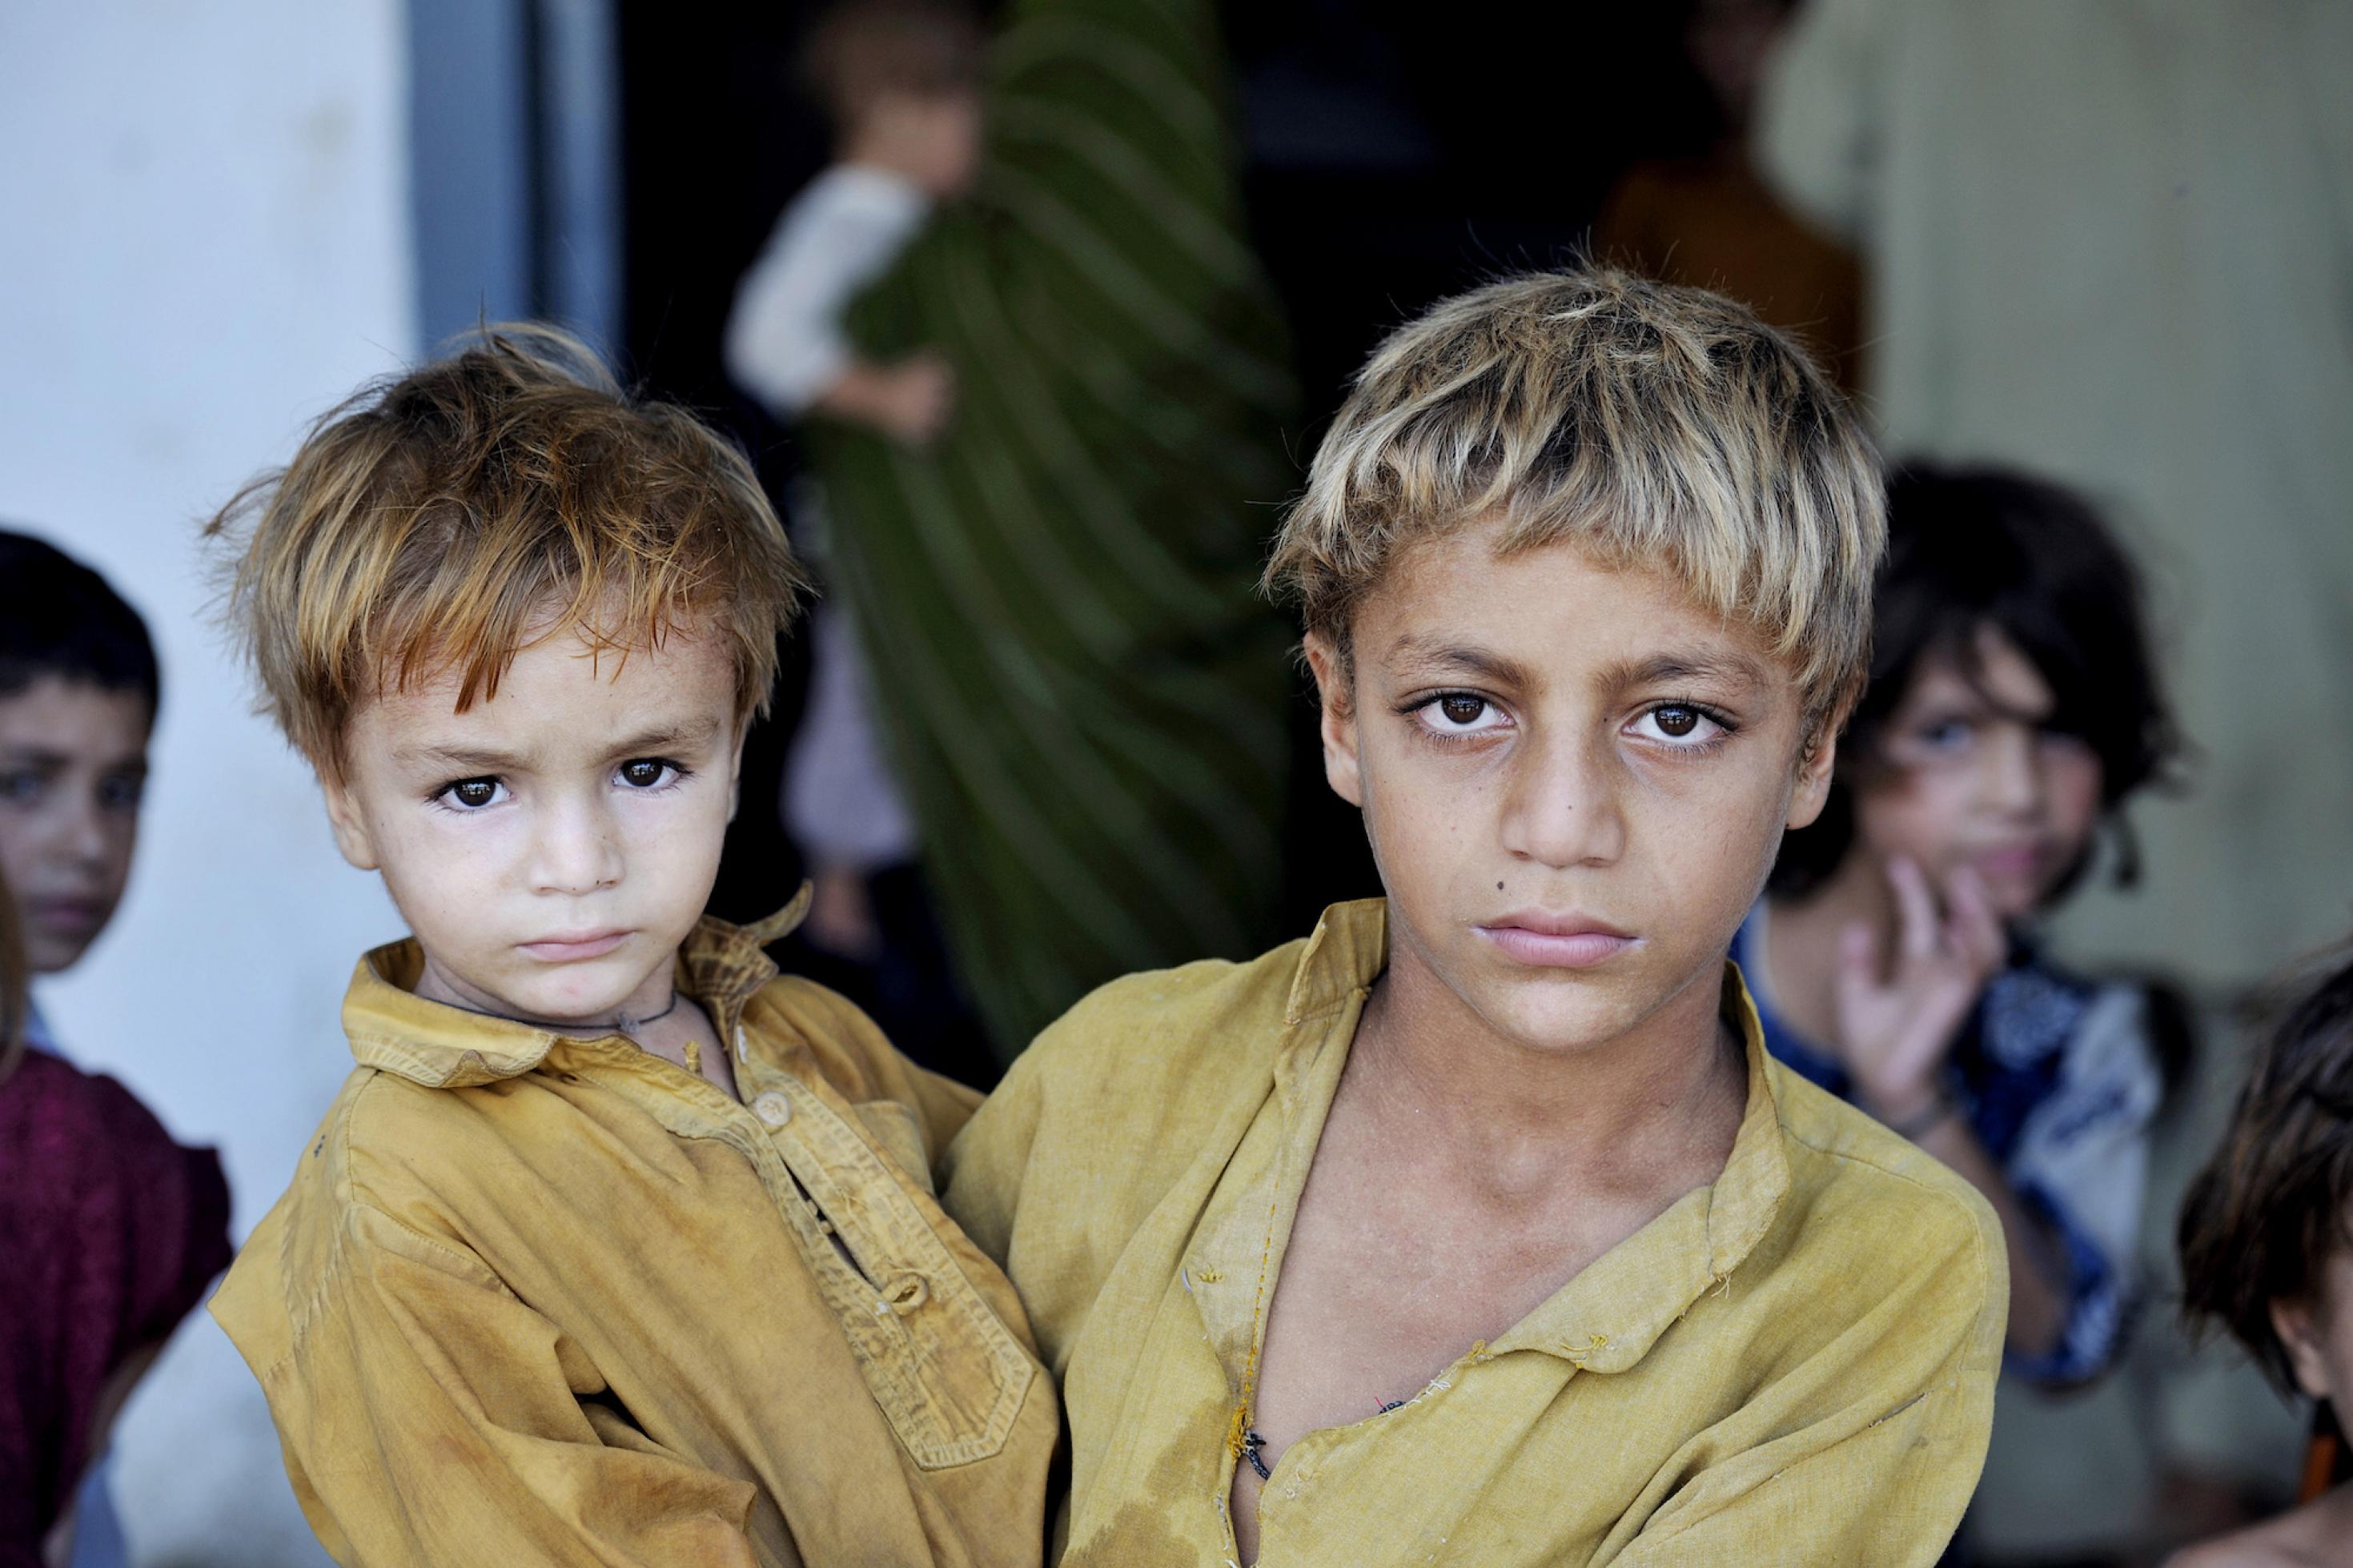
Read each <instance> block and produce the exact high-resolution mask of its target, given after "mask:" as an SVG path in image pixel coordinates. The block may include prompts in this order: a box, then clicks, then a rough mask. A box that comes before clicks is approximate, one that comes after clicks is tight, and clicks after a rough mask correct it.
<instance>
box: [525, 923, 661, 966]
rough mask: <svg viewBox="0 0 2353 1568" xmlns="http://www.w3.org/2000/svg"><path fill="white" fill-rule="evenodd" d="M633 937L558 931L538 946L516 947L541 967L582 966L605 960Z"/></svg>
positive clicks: (620, 932)
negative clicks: (545, 965) (540, 964)
mask: <svg viewBox="0 0 2353 1568" xmlns="http://www.w3.org/2000/svg"><path fill="white" fill-rule="evenodd" d="M634 934H635V933H634V932H631V931H558V932H557V933H556V934H554V936H543V937H541V938H540V939H539V940H538V941H537V942H518V943H516V944H515V945H516V946H518V947H520V948H522V951H523V952H527V953H529V954H531V955H532V957H533V958H535V959H538V960H539V961H540V962H541V963H582V962H583V961H585V960H587V959H591V958H602V957H604V956H605V955H606V954H607V953H608V952H612V951H613V950H614V949H615V948H617V947H618V946H620V945H621V944H622V943H623V942H627V941H628V940H629V938H630V937H631V936H632V935H634Z"/></svg>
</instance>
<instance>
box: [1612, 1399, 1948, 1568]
mask: <svg viewBox="0 0 2353 1568" xmlns="http://www.w3.org/2000/svg"><path fill="white" fill-rule="evenodd" d="M1976 1381H1977V1382H1978V1384H1982V1385H1983V1386H1982V1388H1981V1389H1979V1390H1978V1391H1977V1392H1974V1393H1971V1392H1969V1391H1968V1390H1966V1389H1961V1388H1955V1389H1946V1390H1932V1391H1930V1392H1927V1393H1924V1394H1920V1395H1918V1396H1917V1397H1916V1398H1915V1399H1914V1400H1913V1401H1912V1403H1910V1404H1908V1405H1904V1406H1903V1407H1902V1408H1900V1409H1897V1410H1894V1411H1892V1412H1891V1413H1889V1414H1888V1415H1885V1416H1883V1417H1882V1418H1881V1419H1880V1420H1879V1421H1877V1422H1875V1423H1873V1425H1871V1426H1866V1427H1864V1428H1863V1429H1862V1431H1860V1432H1858V1433H1856V1434H1855V1435H1854V1436H1851V1437H1848V1438H1846V1439H1845V1440H1844V1441H1842V1442H1839V1443H1833V1444H1831V1445H1830V1446H1829V1447H1823V1448H1820V1449H1817V1450H1815V1451H1813V1452H1811V1453H1809V1454H1805V1455H1803V1456H1792V1457H1791V1458H1790V1462H1788V1463H1787V1464H1786V1465H1783V1464H1780V1463H1779V1462H1778V1460H1777V1461H1776V1462H1775V1465H1774V1467H1773V1468H1771V1469H1770V1472H1769V1473H1767V1474H1763V1475H1760V1476H1749V1477H1738V1478H1735V1477H1731V1476H1725V1477H1721V1478H1720V1477H1719V1476H1718V1475H1717V1473H1716V1472H1715V1471H1710V1472H1708V1473H1706V1474H1704V1475H1702V1476H1701V1477H1699V1478H1698V1479H1696V1480H1694V1482H1693V1483H1692V1486H1691V1488H1690V1490H1692V1491H1694V1492H1695V1493H1702V1494H1704V1493H1706V1492H1709V1491H1711V1490H1719V1489H1721V1488H1719V1486H1718V1482H1719V1480H1724V1481H1736V1482H1745V1483H1746V1484H1741V1485H1740V1486H1739V1489H1738V1490H1737V1491H1736V1492H1734V1493H1733V1494H1732V1495H1730V1496H1727V1497H1725V1498H1723V1500H1721V1501H1720V1503H1715V1500H1713V1499H1705V1500H1703V1499H1698V1498H1695V1499H1694V1503H1695V1504H1696V1505H1697V1511H1694V1509H1692V1508H1682V1509H1676V1510H1672V1511H1671V1512H1670V1511H1668V1510H1662V1514H1661V1516H1660V1517H1659V1519H1658V1520H1657V1521H1654V1523H1653V1524H1652V1525H1651V1527H1650V1528H1648V1529H1645V1530H1644V1531H1642V1532H1641V1534H1640V1535H1638V1536H1636V1537H1635V1538H1634V1540H1633V1541H1632V1542H1630V1543H1629V1544H1628V1546H1627V1548H1626V1550H1625V1552H1623V1553H1622V1554H1620V1556H1619V1557H1617V1558H1616V1559H1615V1560H1614V1568H1650V1565H1651V1564H1660V1565H1662V1568H1663V1565H1665V1564H1670V1563H1744V1564H1756V1565H1759V1568H1762V1565H1763V1564H1767V1563H1788V1564H1792V1565H1796V1564H1808V1563H1871V1564H1873V1568H1895V1565H1898V1564H1915V1565H1917V1568H1928V1565H1929V1564H1931V1563H1936V1561H1937V1560H1938V1559H1939V1558H1940V1557H1941V1556H1942V1555H1943V1552H1944V1550H1945V1547H1946V1544H1947V1542H1949V1541H1950V1540H1951V1539H1952V1535H1953V1531H1954V1530H1955V1529H1956V1528H1957V1526H1958V1525H1959V1523H1960V1519H1961V1512H1962V1510H1964V1509H1965V1508H1966V1507H1967V1506H1968V1500H1969V1494H1970V1493H1971V1492H1972V1491H1973V1490H1975V1489H1976V1486H1977V1479H1978V1468H1979V1466H1980V1465H1982V1464H1983V1462H1984V1458H1985V1447H1986V1435H1987V1432H1988V1431H1989V1429H1990V1426H1991V1422H1992V1403H1993V1402H1992V1382H1993V1372H1992V1369H1991V1368H1990V1367H1987V1368H1984V1369H1981V1371H1980V1372H1979V1373H1978V1377H1977V1379H1976ZM1972 1427H1974V1429H1975V1434H1976V1435H1975V1437H1974V1439H1972V1438H1971V1437H1970V1436H1969V1430H1970V1429H1971V1428H1972ZM1785 1441H1786V1440H1785ZM1757 1457H1758V1456H1757V1454H1755V1453H1751V1454H1745V1455H1741V1456H1738V1457H1737V1458H1736V1459H1734V1460H1733V1461H1732V1462H1731V1463H1730V1464H1728V1465H1726V1466H1725V1467H1724V1468H1725V1469H1726V1470H1738V1469H1741V1468H1745V1465H1744V1462H1745V1461H1748V1460H1751V1459H1754V1458H1757ZM1711 1503H1715V1506H1710V1504H1711Z"/></svg>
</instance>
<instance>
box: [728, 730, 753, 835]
mask: <svg viewBox="0 0 2353 1568" xmlns="http://www.w3.org/2000/svg"><path fill="white" fill-rule="evenodd" d="M751 733H752V716H751V715H750V714H748V713H747V714H745V715H744V721H743V722H742V723H740V724H738V725H736V726H735V749H734V750H733V752H730V753H729V754H728V758H727V820H728V821H730V822H733V821H734V820H735V813H736V812H737V811H738V810H740V809H742V807H743V805H744V742H745V741H746V740H747V739H749V738H750V736H751Z"/></svg>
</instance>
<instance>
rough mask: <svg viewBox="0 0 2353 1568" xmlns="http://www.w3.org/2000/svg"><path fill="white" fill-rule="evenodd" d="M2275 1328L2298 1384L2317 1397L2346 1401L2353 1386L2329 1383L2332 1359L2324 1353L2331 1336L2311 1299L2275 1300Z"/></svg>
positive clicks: (2273, 1306) (2273, 1328) (2273, 1327)
mask: <svg viewBox="0 0 2353 1568" xmlns="http://www.w3.org/2000/svg"><path fill="white" fill-rule="evenodd" d="M2272 1331H2273V1332H2274V1333H2275V1334H2277V1335H2279V1342H2280V1344H2281V1345H2282V1347H2284V1349H2285V1350H2286V1352H2287V1364H2288V1368H2289V1370H2290V1371H2292V1372H2294V1373H2295V1385H2296V1386H2297V1387H2298V1388H2301V1389H2303V1390H2304V1391H2305V1393H2306V1394H2310V1395H2311V1396H2312V1397H2313V1398H2315V1399H2327V1400H2332V1401H2334V1402H2336V1403H2337V1404H2339V1405H2342V1404H2344V1403H2346V1397H2347V1396H2348V1395H2353V1389H2338V1388H2333V1387H2331V1386H2330V1384H2329V1376H2328V1358H2327V1355H2326V1354H2325V1353H2323V1352H2324V1351H2325V1350H2326V1344H2325V1341H2326V1339H2327V1322H2326V1321H2324V1320H2323V1318H2322V1317H2321V1314H2320V1312H2319V1310H2317V1309H2316V1307H2315V1306H2314V1304H2313V1303H2312V1302H2310V1301H2284V1300H2283V1301H2274V1302H2273V1303H2272Z"/></svg>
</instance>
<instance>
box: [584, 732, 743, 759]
mask: <svg viewBox="0 0 2353 1568" xmlns="http://www.w3.org/2000/svg"><path fill="white" fill-rule="evenodd" d="M718 729H719V726H718V725H716V724H662V725H658V726H656V727H655V728H653V729H651V730H644V731H639V732H638V733H637V734H635V735H632V736H630V737H629V738H628V740H626V741H624V742H621V743H620V744H619V745H617V746H615V747H614V748H613V749H612V751H611V752H610V754H611V755H613V756H616V757H644V756H651V755H654V754H656V753H658V752H678V751H688V750H691V749H692V748H694V747H696V746H701V745H707V744H709V743H710V741H711V738H712V735H713V734H714V733H716V732H717V731H718Z"/></svg>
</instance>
